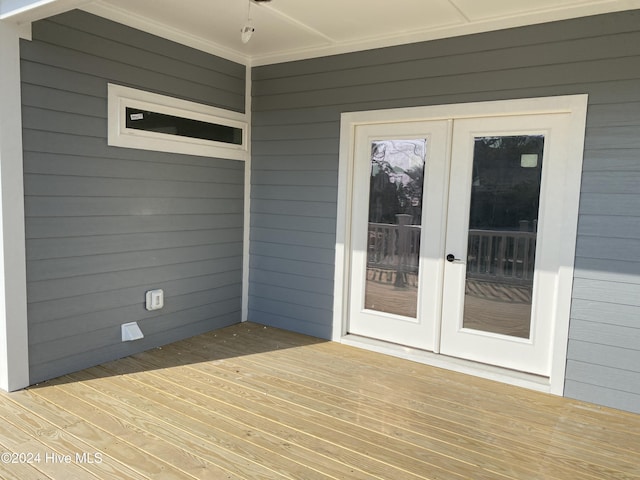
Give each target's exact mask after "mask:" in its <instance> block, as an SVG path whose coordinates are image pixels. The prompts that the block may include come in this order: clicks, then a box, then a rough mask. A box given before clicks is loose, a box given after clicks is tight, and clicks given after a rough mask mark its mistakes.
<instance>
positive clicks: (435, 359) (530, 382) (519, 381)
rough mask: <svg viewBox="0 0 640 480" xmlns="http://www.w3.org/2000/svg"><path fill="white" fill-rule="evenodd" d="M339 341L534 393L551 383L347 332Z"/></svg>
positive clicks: (544, 390)
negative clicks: (526, 389)
mask: <svg viewBox="0 0 640 480" xmlns="http://www.w3.org/2000/svg"><path fill="white" fill-rule="evenodd" d="M340 343H343V344H344V345H349V346H352V347H357V348H363V349H365V350H371V351H373V352H378V353H382V354H385V355H391V356H394V357H399V358H403V359H405V360H410V361H413V362H417V363H422V364H425V365H430V366H432V367H437V368H444V369H446V370H452V371H454V372H458V373H465V374H467V375H473V376H476V377H480V378H485V379H488V380H494V381H497V382H501V383H506V384H508V385H515V386H518V387H523V388H528V389H530V390H535V391H538V392H544V393H551V385H550V381H549V378H548V377H543V376H540V375H533V374H530V373H525V372H519V371H516V370H509V369H507V368H501V367H496V366H493V365H486V364H483V363H477V362H472V361H470V360H464V359H462V358H455V357H448V356H446V355H441V354H437V353H433V352H429V351H426V350H420V349H417V348H412V347H406V346H404V345H398V344H395V343H388V342H383V341H382V340H376V339H373V338H368V337H361V336H359V335H353V334H347V335H345V336H343V337H342V338H341V339H340Z"/></svg>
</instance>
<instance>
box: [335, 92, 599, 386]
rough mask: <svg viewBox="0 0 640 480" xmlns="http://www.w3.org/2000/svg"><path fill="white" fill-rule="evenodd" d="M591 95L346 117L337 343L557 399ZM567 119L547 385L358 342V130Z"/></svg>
mask: <svg viewBox="0 0 640 480" xmlns="http://www.w3.org/2000/svg"><path fill="white" fill-rule="evenodd" d="M587 99H588V97H587V95H566V96H557V97H542V98H527V99H518V100H500V101H493V102H476V103H467V104H453V105H437V106H429V107H411V108H401V109H390V110H375V111H366V112H350V113H343V114H342V117H341V126H340V154H339V155H340V157H339V167H338V206H337V207H338V208H337V221H336V247H335V248H336V256H335V278H334V305H333V334H332V340H334V341H337V342H342V343H351V344H358V345H362V346H364V347H365V348H371V349H376V350H379V351H386V352H388V353H392V354H394V352H395V354H398V355H400V356H406V357H411V358H413V359H415V360H418V361H422V362H423V363H428V364H433V365H438V366H443V367H446V368H450V369H453V370H458V371H466V372H470V373H474V374H476V375H478V376H486V377H489V378H493V379H498V380H501V381H503V382H505V383H513V384H520V385H524V386H528V387H530V388H536V389H538V390H542V391H547V392H550V393H553V394H556V395H562V394H563V392H564V377H565V364H566V356H567V343H568V338H569V315H570V310H571V292H572V286H573V270H574V261H575V247H576V237H577V226H578V206H579V197H580V184H581V178H582V159H583V149H584V133H585V124H586V113H587ZM560 112H561V113H568V114H570V116H571V120H570V126H569V128H568V132H569V135H568V137H569V142H570V145H569V146H568V152H569V154H568V155H567V158H566V178H567V182H566V184H565V189H564V198H563V205H562V207H563V209H564V211H565V212H566V218H568V219H571V220H570V221H565V222H563V223H562V225H560V226H559V229H560V230H561V235H562V238H563V239H564V242H563V244H562V246H561V248H560V250H561V251H560V256H561V259H562V261H561V262H560V264H561V265H562V266H561V267H560V268H559V269H558V272H557V273H556V285H557V291H556V298H555V305H554V311H555V317H556V322H555V331H554V333H553V335H552V338H553V342H552V347H551V373H550V376H549V378H548V379H546V378H545V379H541V380H537V381H528V380H527V379H525V380H524V381H522V375H519V374H516V373H514V372H510V371H508V370H504V371H503V370H501V369H495V368H474V366H473V364H469V363H465V362H460V361H458V360H457V359H450V360H449V359H447V358H435V357H439V356H437V355H422V354H420V352H415V353H416V354H415V355H413V354H412V353H414V352H408V353H407V349H403V348H400V349H398V348H391V347H390V348H385V346H384V345H381V342H367V341H363V342H359V341H358V339H353V338H349V337H350V336H348V335H347V327H348V310H349V293H350V288H349V287H350V280H349V279H350V274H351V272H350V271H349V269H350V261H351V259H350V251H351V238H350V231H351V228H350V225H351V210H352V197H353V161H354V155H353V153H354V147H355V145H354V139H355V135H354V134H355V129H356V126H357V125H367V124H380V123H395V122H410V121H422V120H455V119H461V118H482V117H498V116H505V115H506V116H514V115H531V114H540V113H560Z"/></svg>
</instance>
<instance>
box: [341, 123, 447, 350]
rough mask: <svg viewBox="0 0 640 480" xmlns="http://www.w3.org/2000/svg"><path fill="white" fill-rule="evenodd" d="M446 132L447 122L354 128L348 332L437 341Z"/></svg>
mask: <svg viewBox="0 0 640 480" xmlns="http://www.w3.org/2000/svg"><path fill="white" fill-rule="evenodd" d="M447 131H448V124H447V122H446V121H443V122H441V121H436V122H411V123H394V124H383V125H365V126H359V127H357V129H356V135H355V138H356V146H355V152H354V156H355V166H354V192H357V193H356V195H354V199H353V213H352V233H351V235H352V245H353V251H352V279H353V281H352V286H351V295H350V297H351V301H350V322H349V332H350V333H354V334H358V335H363V336H367V337H372V338H378V339H383V340H386V341H390V342H395V343H400V344H403V345H407V346H413V347H417V348H423V349H428V350H433V349H434V348H435V346H436V345H437V342H436V341H435V338H436V336H437V327H438V326H439V323H438V318H439V309H440V298H439V296H440V295H441V280H440V279H441V276H442V267H443V261H442V255H441V251H442V248H443V244H442V225H443V221H444V215H443V210H444V208H443V204H444V198H445V194H446V188H445V184H444V183H443V182H442V179H443V178H444V177H445V176H446V175H447V168H446V158H447V154H446V149H447Z"/></svg>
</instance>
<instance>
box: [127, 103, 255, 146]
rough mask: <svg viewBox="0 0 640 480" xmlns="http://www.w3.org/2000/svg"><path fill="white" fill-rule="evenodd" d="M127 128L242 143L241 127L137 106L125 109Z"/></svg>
mask: <svg viewBox="0 0 640 480" xmlns="http://www.w3.org/2000/svg"><path fill="white" fill-rule="evenodd" d="M126 112H127V119H126V126H127V128H135V129H136V130H146V131H147V132H158V133H166V134H169V135H177V136H178V137H190V138H200V139H202V140H213V141H215V142H222V143H230V144H233V145H242V129H241V128H236V127H230V126H228V125H220V124H219V123H210V122H203V121H200V120H193V119H191V118H183V117H176V116H175V115H166V114H164V113H157V112H151V111H149V110H141V109H139V108H128V107H127V109H126Z"/></svg>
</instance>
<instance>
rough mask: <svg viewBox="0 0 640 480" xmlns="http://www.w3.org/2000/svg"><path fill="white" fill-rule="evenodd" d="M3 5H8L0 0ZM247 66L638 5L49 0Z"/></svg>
mask: <svg viewBox="0 0 640 480" xmlns="http://www.w3.org/2000/svg"><path fill="white" fill-rule="evenodd" d="M0 1H2V0H0ZM5 1H6V0H5ZM49 3H59V5H60V6H62V5H64V4H65V3H67V4H68V5H69V6H77V7H80V8H83V9H84V10H86V11H88V12H91V13H95V14H97V15H101V16H103V17H106V18H110V19H112V20H115V21H118V22H120V23H124V24H127V25H130V26H133V27H135V28H139V29H142V30H145V31H148V32H150V33H154V34H157V35H161V36H163V37H166V38H170V39H172V40H175V41H178V42H181V43H185V44H187V45H190V46H194V47H196V48H200V49H202V50H205V51H208V52H210V53H214V54H216V55H220V56H223V57H225V58H228V59H231V60H234V61H238V62H241V63H245V64H248V65H262V64H268V63H277V62H282V61H287V60H296V59H301V58H309V57H317V56H323V55H330V54H335V53H344V52H349V51H356V50H364V49H369V48H375V47H381V46H390V45H397V44H402V43H410V42H415V41H422V40H432V39H436V38H444V37H451V36H457V35H463V34H468V33H477V32H482V31H489V30H496V29H501V28H509V27H515V26H521V25H528V24H534V23H541V22H547V21H553V20H561V19H567V18H574V17H581V16H587V15H595V14H600V13H606V12H613V11H622V10H631V9H636V8H640V0H272V1H271V2H270V3H261V4H257V3H253V2H252V3H251V9H250V12H251V13H250V16H251V19H252V23H253V26H254V27H255V34H254V35H253V38H252V39H251V41H250V42H249V43H248V44H243V43H242V42H241V41H240V29H241V28H242V26H243V25H244V24H245V23H246V21H247V18H248V10H249V0H179V1H176V0H97V1H91V0H59V1H58V0H55V1H50V2H49Z"/></svg>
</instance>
